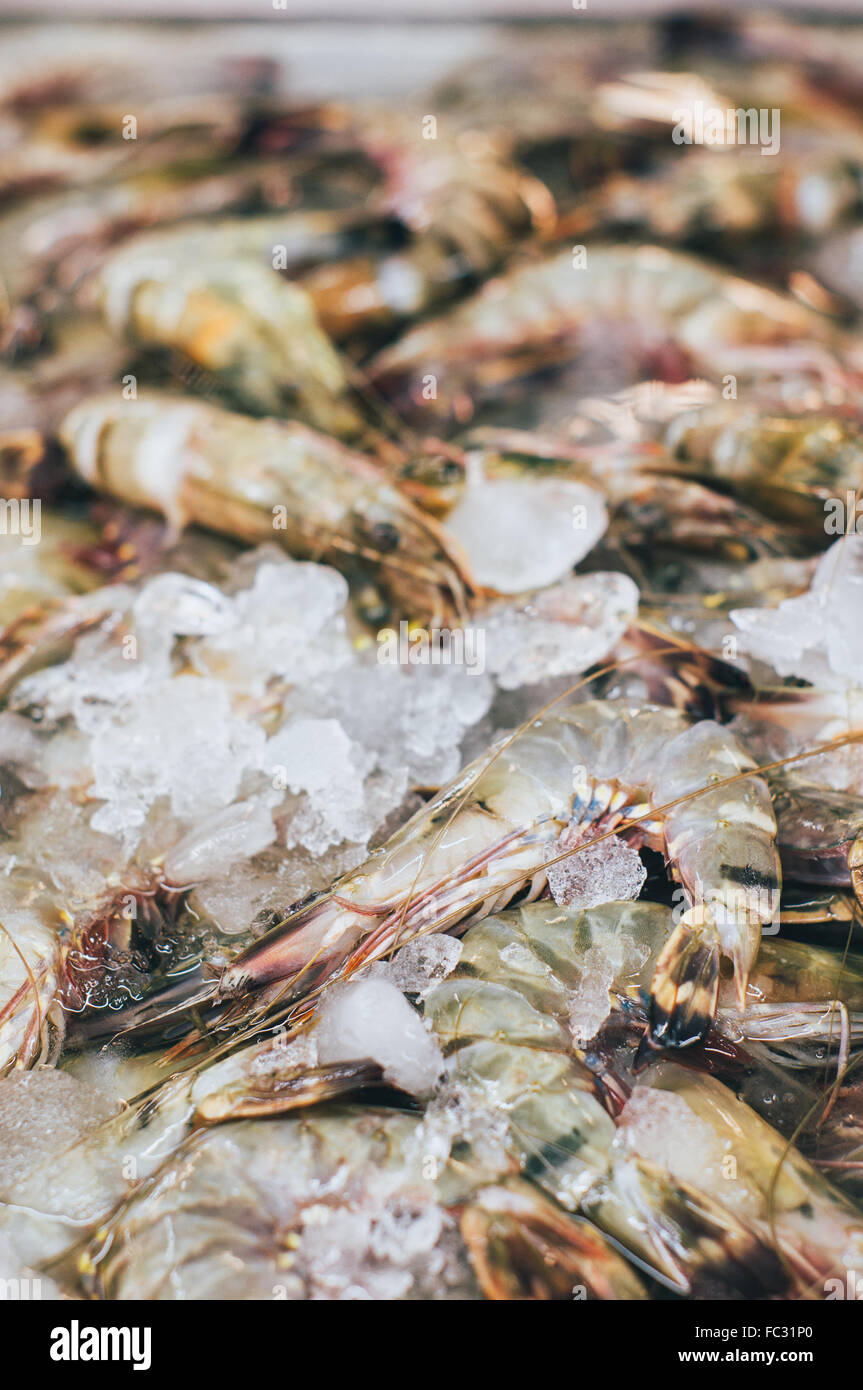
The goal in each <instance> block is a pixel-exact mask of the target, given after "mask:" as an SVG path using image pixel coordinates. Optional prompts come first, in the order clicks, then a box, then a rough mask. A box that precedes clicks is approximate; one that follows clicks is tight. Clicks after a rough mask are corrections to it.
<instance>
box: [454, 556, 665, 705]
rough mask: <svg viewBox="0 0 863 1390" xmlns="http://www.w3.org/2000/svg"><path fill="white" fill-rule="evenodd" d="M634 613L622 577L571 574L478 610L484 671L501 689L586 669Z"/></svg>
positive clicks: (634, 597)
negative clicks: (519, 597) (517, 598)
mask: <svg viewBox="0 0 863 1390" xmlns="http://www.w3.org/2000/svg"><path fill="white" fill-rule="evenodd" d="M637 610H638V587H637V586H636V585H635V584H634V583H633V581H632V580H631V579H629V578H628V576H627V575H625V574H615V573H597V574H586V575H573V576H572V577H570V578H568V579H565V580H563V581H562V582H561V583H560V584H555V585H554V586H553V587H551V588H549V589H545V590H543V591H541V592H540V593H538V594H533V595H531V597H530V598H529V599H528V600H526V601H524V602H522V603H505V602H498V603H495V604H492V605H491V606H490V607H488V608H487V609H483V610H481V611H480V612H479V613H478V614H477V616H476V619H475V625H476V626H477V627H480V628H482V629H483V630H484V631H485V640H486V670H488V671H490V672H492V674H494V675H496V676H497V681H498V685H499V686H500V687H501V689H503V690H514V689H516V688H517V687H518V686H521V685H528V684H532V683H536V682H538V681H543V680H549V679H551V678H552V677H554V676H560V675H564V674H572V675H575V674H577V673H578V672H579V671H586V670H587V668H588V667H589V666H593V665H594V664H595V663H596V662H597V661H601V660H603V658H604V657H607V656H608V654H609V652H611V651H612V649H613V648H614V647H615V646H616V644H617V643H618V642H619V640H620V638H621V637H622V636H623V634H624V632H625V631H626V629H627V627H628V626H629V623H630V621H631V619H632V617H633V616H634V614H635V613H636V612H637Z"/></svg>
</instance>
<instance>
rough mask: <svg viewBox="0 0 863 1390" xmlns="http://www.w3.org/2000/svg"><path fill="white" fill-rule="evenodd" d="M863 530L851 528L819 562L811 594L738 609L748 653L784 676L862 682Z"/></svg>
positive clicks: (734, 616)
mask: <svg viewBox="0 0 863 1390" xmlns="http://www.w3.org/2000/svg"><path fill="white" fill-rule="evenodd" d="M861 612H863V535H861V534H859V533H857V532H851V533H849V534H848V535H847V536H843V537H841V539H840V540H838V541H836V542H835V544H834V545H832V546H831V547H830V549H829V550H828V551H826V552H825V554H824V555H822V556H821V559H820V560H819V562H818V566H817V568H816V570H815V574H814V577H813V580H812V585H811V587H810V589H809V590H808V592H807V593H805V594H799V595H798V596H797V597H795V598H787V599H783V600H782V602H781V603H779V604H778V605H777V607H776V608H738V609H735V610H733V611H732V613H731V620H732V622H733V623H734V625H735V627H736V628H737V629H738V631H739V632H740V633H741V645H742V646H743V648H744V650H745V651H747V652H749V653H750V655H752V656H754V657H757V658H758V659H759V660H760V661H765V662H768V663H769V664H770V665H771V666H773V668H774V670H775V671H776V672H777V673H778V674H779V675H780V676H798V677H800V678H802V679H803V680H808V681H811V682H812V684H813V685H820V686H826V687H828V688H833V689H841V688H843V687H844V686H845V685H846V684H848V683H851V684H854V685H857V686H860V687H863V623H861V622H860V614H861Z"/></svg>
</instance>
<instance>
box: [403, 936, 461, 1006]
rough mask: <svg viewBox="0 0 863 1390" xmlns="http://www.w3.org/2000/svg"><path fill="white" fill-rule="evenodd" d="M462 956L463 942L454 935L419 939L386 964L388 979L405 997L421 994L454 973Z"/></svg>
mask: <svg viewBox="0 0 863 1390" xmlns="http://www.w3.org/2000/svg"><path fill="white" fill-rule="evenodd" d="M461 953H462V943H461V942H460V941H457V940H456V939H455V937H453V936H443V935H438V934H434V935H431V936H418V937H417V938H416V940H415V941H408V942H407V943H406V944H405V945H404V946H402V947H401V948H400V950H398V951H396V953H395V955H394V956H393V957H392V959H391V960H390V961H388V962H387V967H386V968H387V971H388V978H389V979H390V980H391V981H392V983H393V984H394V985H395V987H396V989H400V990H402V992H403V993H404V994H421V993H422V992H423V991H424V990H426V989H428V988H429V987H430V986H431V985H433V984H435V983H436V982H437V981H438V980H443V979H445V978H446V976H447V975H449V974H450V972H451V971H453V970H455V968H456V966H457V965H458V963H459V960H460V958H461Z"/></svg>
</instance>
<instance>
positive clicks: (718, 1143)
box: [614, 1086, 760, 1215]
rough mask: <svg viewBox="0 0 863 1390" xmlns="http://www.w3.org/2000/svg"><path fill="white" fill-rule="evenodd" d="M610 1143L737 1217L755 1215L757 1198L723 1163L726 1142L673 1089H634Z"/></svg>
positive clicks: (728, 1144)
mask: <svg viewBox="0 0 863 1390" xmlns="http://www.w3.org/2000/svg"><path fill="white" fill-rule="evenodd" d="M614 1145H615V1148H617V1149H623V1150H624V1151H625V1152H629V1153H636V1154H638V1155H639V1156H640V1157H641V1158H646V1159H648V1160H649V1161H650V1162H652V1163H656V1164H657V1165H658V1166H659V1167H661V1168H665V1169H667V1171H668V1172H669V1173H671V1174H672V1176H673V1177H675V1178H677V1179H678V1180H679V1181H681V1182H687V1183H691V1184H692V1186H693V1187H696V1188H698V1189H699V1191H701V1192H706V1193H707V1194H708V1195H710V1196H712V1197H715V1198H716V1199H717V1200H718V1201H720V1202H722V1203H723V1204H724V1205H726V1206H730V1207H731V1208H732V1209H735V1210H737V1211H738V1213H740V1214H742V1215H745V1214H747V1212H750V1211H751V1214H752V1215H755V1214H756V1210H755V1209H756V1208H757V1205H758V1204H759V1202H760V1194H758V1195H753V1194H752V1193H749V1192H747V1189H746V1186H745V1184H744V1183H743V1182H739V1181H738V1180H737V1166H736V1164H735V1165H733V1166H732V1167H729V1166H728V1164H727V1158H728V1156H729V1154H730V1152H731V1140H730V1139H724V1140H723V1139H721V1138H720V1137H719V1136H718V1135H717V1134H716V1133H715V1132H714V1131H713V1129H712V1128H711V1127H710V1125H709V1124H708V1123H707V1121H706V1120H702V1119H701V1117H700V1116H699V1115H697V1114H696V1113H695V1111H694V1110H693V1109H692V1107H691V1106H690V1105H688V1104H687V1102H686V1100H685V1098H684V1097H683V1096H679V1095H677V1094H675V1092H673V1091H666V1090H662V1089H660V1088H658V1087H652V1086H636V1088H635V1090H634V1091H633V1092H632V1095H631V1096H630V1098H629V1100H628V1101H627V1103H626V1105H625V1106H624V1107H623V1110H622V1111H621V1114H620V1117H619V1119H618V1122H617V1134H616V1137H615V1140H614Z"/></svg>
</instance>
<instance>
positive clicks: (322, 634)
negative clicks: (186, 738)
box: [190, 556, 351, 693]
mask: <svg viewBox="0 0 863 1390" xmlns="http://www.w3.org/2000/svg"><path fill="white" fill-rule="evenodd" d="M347 599H348V587H347V584H346V583H345V580H344V579H343V578H342V576H341V575H340V574H337V573H336V571H335V570H331V569H329V568H328V567H327V566H326V565H315V564H311V563H300V562H297V561H293V560H290V559H288V558H287V557H281V558H279V559H278V560H273V559H270V558H269V556H265V558H264V560H263V562H262V563H259V564H258V567H257V569H256V571H255V573H254V577H253V581H252V584H251V586H250V587H249V588H244V589H242V590H240V591H239V592H238V593H237V594H236V595H235V596H234V600H233V622H232V624H231V625H230V626H227V627H226V628H224V629H223V630H221V631H219V632H217V633H216V634H215V635H213V636H211V637H205V638H202V640H201V641H200V642H199V643H197V644H196V646H195V649H194V651H193V652H192V653H191V654H190V656H191V660H192V661H193V663H194V664H195V666H196V667H197V669H198V670H200V671H202V672H204V673H207V674H211V675H215V676H218V677H219V679H221V680H224V681H227V682H228V683H230V684H232V685H236V686H239V687H242V688H245V689H248V690H249V691H251V692H254V693H260V692H262V691H263V690H264V689H265V687H266V684H267V682H268V681H269V680H270V679H271V678H272V677H273V676H280V677H282V678H283V679H286V680H290V681H293V682H296V683H300V682H309V681H312V680H314V679H315V678H317V677H319V676H320V675H321V674H322V673H324V672H327V671H334V670H337V669H338V668H339V667H341V666H342V665H344V664H345V663H346V662H348V661H350V659H351V647H350V643H349V641H348V639H347V635H346V623H345V617H344V613H343V610H344V608H345V605H346V603H347Z"/></svg>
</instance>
